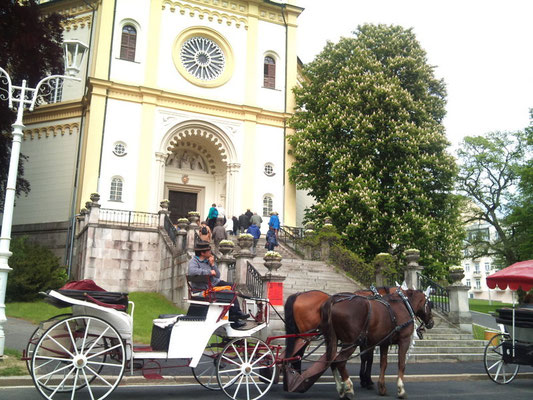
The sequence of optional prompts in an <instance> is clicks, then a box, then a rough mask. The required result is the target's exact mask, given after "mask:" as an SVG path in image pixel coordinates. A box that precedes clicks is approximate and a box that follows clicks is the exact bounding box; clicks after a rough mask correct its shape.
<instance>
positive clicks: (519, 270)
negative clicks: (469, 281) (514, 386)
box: [484, 260, 533, 384]
mask: <svg viewBox="0 0 533 400" xmlns="http://www.w3.org/2000/svg"><path fill="white" fill-rule="evenodd" d="M487 286H488V287H489V288H491V289H494V288H496V286H498V287H499V288H500V289H502V290H504V289H506V288H507V286H509V288H510V289H511V290H513V291H514V290H518V289H519V288H521V289H522V290H524V291H528V290H530V289H531V288H533V260H530V261H522V262H519V263H516V264H513V265H511V266H509V267H507V268H504V269H502V270H500V271H498V272H496V273H494V274H492V275H490V276H488V277H487ZM495 317H496V322H497V323H498V324H499V325H500V327H501V333H499V334H498V335H495V336H493V337H492V338H491V339H490V341H489V343H488V344H487V346H486V347H485V355H484V364H485V371H486V372H487V375H488V376H489V377H490V379H492V380H493V381H494V382H496V383H499V384H507V383H510V382H511V381H512V380H513V379H514V378H515V377H516V375H517V373H518V371H519V369H520V365H530V366H533V304H526V305H524V306H521V307H515V304H514V292H513V308H501V309H498V310H497V312H496V314H495Z"/></svg>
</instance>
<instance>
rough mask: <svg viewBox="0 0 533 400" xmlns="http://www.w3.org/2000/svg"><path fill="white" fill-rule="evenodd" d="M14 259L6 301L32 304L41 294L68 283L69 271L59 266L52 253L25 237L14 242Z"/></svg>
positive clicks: (12, 247) (12, 249)
mask: <svg viewBox="0 0 533 400" xmlns="http://www.w3.org/2000/svg"><path fill="white" fill-rule="evenodd" d="M11 251H12V252H13V255H12V256H11V257H10V258H9V266H10V267H11V268H13V271H11V272H10V273H9V275H8V279H7V291H6V300H7V301H32V300H35V299H37V298H38V297H39V292H40V291H44V290H48V289H57V288H59V287H61V286H63V285H64V283H65V282H66V281H67V274H66V268H65V267H64V266H62V265H61V264H60V263H59V257H56V256H55V255H54V253H52V251H51V250H49V249H47V248H46V247H43V246H41V245H38V244H35V243H31V242H30V241H28V237H26V236H22V237H18V238H15V239H13V240H12V241H11Z"/></svg>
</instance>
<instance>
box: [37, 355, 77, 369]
mask: <svg viewBox="0 0 533 400" xmlns="http://www.w3.org/2000/svg"><path fill="white" fill-rule="evenodd" d="M35 358H36V359H39V360H50V361H48V362H46V363H44V364H39V365H38V366H37V367H36V368H40V367H44V366H46V365H47V364H49V363H51V362H52V361H64V362H71V361H72V360H71V359H70V358H58V357H48V356H39V355H37V356H35Z"/></svg>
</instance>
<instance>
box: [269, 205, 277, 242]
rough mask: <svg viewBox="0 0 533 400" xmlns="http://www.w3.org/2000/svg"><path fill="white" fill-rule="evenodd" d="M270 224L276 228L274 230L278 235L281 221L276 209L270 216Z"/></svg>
mask: <svg viewBox="0 0 533 400" xmlns="http://www.w3.org/2000/svg"><path fill="white" fill-rule="evenodd" d="M268 226H269V227H271V228H273V229H274V232H275V233H276V237H277V236H278V231H279V227H280V223H279V217H278V213H277V212H276V211H273V212H272V215H271V216H270V220H269V221H268Z"/></svg>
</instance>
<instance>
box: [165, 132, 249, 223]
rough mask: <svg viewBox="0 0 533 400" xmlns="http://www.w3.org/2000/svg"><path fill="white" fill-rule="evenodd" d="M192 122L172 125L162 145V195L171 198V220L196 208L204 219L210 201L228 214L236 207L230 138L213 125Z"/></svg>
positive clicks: (234, 165) (236, 165)
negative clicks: (176, 125)
mask: <svg viewBox="0 0 533 400" xmlns="http://www.w3.org/2000/svg"><path fill="white" fill-rule="evenodd" d="M206 125H207V124H203V123H199V122H195V123H189V124H186V125H185V126H184V127H180V128H174V129H173V130H172V132H171V133H170V134H168V135H167V140H166V143H167V144H166V145H165V153H166V156H165V160H164V174H163V175H164V177H163V186H164V189H163V197H165V198H167V199H168V200H169V201H170V206H169V211H170V218H171V220H172V222H174V223H176V221H177V219H178V218H183V217H186V216H187V213H188V212H189V211H198V212H199V213H200V218H201V219H202V220H205V219H206V218H207V212H208V210H209V208H210V207H211V205H212V204H213V203H215V204H217V205H220V206H222V207H224V209H225V210H226V214H228V215H230V213H232V212H233V210H234V209H235V197H236V196H235V193H234V188H235V179H236V174H237V172H238V169H239V165H238V164H236V163H235V162H233V160H234V159H235V152H234V149H233V145H232V143H231V140H230V139H229V138H228V137H227V135H226V134H225V133H224V132H223V131H221V130H220V129H218V128H216V127H211V126H209V127H208V126H206Z"/></svg>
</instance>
